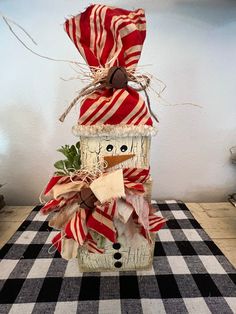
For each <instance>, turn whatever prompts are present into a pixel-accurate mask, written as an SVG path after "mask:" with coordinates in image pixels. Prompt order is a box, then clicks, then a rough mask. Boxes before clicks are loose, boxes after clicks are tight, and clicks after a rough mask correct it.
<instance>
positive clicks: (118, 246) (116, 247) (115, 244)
mask: <svg viewBox="0 0 236 314" xmlns="http://www.w3.org/2000/svg"><path fill="white" fill-rule="evenodd" d="M120 247H121V245H120V243H114V244H113V249H115V250H119V249H120Z"/></svg>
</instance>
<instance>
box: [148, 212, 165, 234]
mask: <svg viewBox="0 0 236 314" xmlns="http://www.w3.org/2000/svg"><path fill="white" fill-rule="evenodd" d="M165 222H166V219H165V218H163V217H159V216H157V215H155V214H151V215H150V216H149V231H150V232H157V231H159V230H160V229H161V228H162V227H163V225H164V224H165Z"/></svg>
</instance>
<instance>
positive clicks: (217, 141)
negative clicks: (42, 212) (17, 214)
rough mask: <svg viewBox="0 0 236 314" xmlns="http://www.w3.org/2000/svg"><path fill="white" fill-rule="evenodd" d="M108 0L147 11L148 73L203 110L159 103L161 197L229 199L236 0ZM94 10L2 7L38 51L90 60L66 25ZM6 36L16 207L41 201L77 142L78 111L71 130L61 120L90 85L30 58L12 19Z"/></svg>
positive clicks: (77, 3)
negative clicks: (56, 167) (65, 149)
mask: <svg viewBox="0 0 236 314" xmlns="http://www.w3.org/2000/svg"><path fill="white" fill-rule="evenodd" d="M94 2H95V3H97V1H94ZM98 3H99V2H98ZM103 3H105V4H109V5H113V6H119V7H124V8H127V9H135V8H138V7H143V8H144V9H145V10H146V18H147V23H148V25H147V27H148V31H147V39H146V42H145V46H144V49H143V55H142V59H141V62H140V65H141V64H143V65H145V64H150V63H151V64H152V65H151V66H150V67H149V68H147V69H146V70H148V71H150V72H152V73H153V74H154V75H155V76H156V77H158V78H160V79H162V80H163V81H164V82H165V83H166V84H167V86H168V88H167V91H166V93H165V98H166V99H168V100H169V101H170V102H172V103H181V102H186V101H191V102H194V103H197V104H199V105H202V106H203V109H198V108H195V107H186V106H182V107H181V106H178V107H171V108H170V107H166V106H163V105H161V104H160V103H158V102H157V101H156V99H155V97H152V107H153V108H154V111H155V112H156V113H157V114H158V116H159V120H160V125H159V129H160V131H159V134H158V136H157V137H155V138H154V139H153V144H152V173H153V178H154V180H155V185H154V193H153V194H154V197H156V198H158V199H166V198H167V199H170V198H171V199H173V198H174V199H182V200H185V201H223V200H225V198H226V197H227V194H228V193H230V192H233V191H234V190H236V176H235V175H236V167H234V166H233V165H231V164H230V161H229V147H231V146H233V145H236V106H235V105H236V95H235V91H236V1H234V0H231V1H229V0H198V1H196V0H195V1H194V0H159V1H157V0H152V1H151V0H146V1H143V0H142V1H141V0H136V1H135V0H130V1H123V0H120V1H105V0H104V1H103ZM89 4H90V1H81V0H51V1H47V0H41V1H36V0H34V1H32V0H11V1H10V0H8V1H7V0H5V1H4V0H0V10H1V11H2V13H4V14H5V15H6V16H8V17H10V18H12V19H14V20H15V21H17V22H18V23H19V24H20V25H22V26H24V28H25V29H27V30H28V31H29V32H30V34H31V35H32V36H33V37H34V38H35V39H36V40H37V42H38V47H36V48H34V49H35V50H37V51H39V52H41V53H43V54H44V55H47V56H52V57H54V58H64V59H74V60H80V61H82V59H81V57H80V56H79V54H78V52H77V50H76V49H75V47H74V46H73V44H72V43H71V41H70V40H69V38H68V37H67V35H66V33H65V32H64V30H63V27H62V24H63V22H64V17H68V16H69V15H70V14H77V13H78V12H80V11H82V10H83V9H84V8H85V7H86V6H88V5H89ZM19 34H20V33H19ZM0 35H1V36H0V83H1V85H0V158H1V164H0V183H6V185H5V187H4V188H3V189H2V190H1V193H2V192H3V193H4V195H5V198H6V200H7V202H8V204H22V205H23V204H34V203H37V202H38V195H39V193H40V191H41V190H42V188H43V186H44V185H45V183H46V182H47V181H48V179H49V177H50V175H51V174H52V172H53V163H54V162H55V161H56V160H57V159H60V154H59V153H57V152H56V149H57V148H58V147H59V146H60V145H62V144H65V143H68V144H70V143H73V142H75V141H76V138H74V136H73V135H72V134H71V126H72V125H73V124H74V122H75V121H76V120H77V114H76V112H72V113H71V114H70V116H69V117H68V118H67V120H66V122H65V123H64V124H61V123H60V122H58V119H57V118H58V116H59V115H60V114H61V113H62V111H63V110H64V108H65V106H66V105H67V104H68V103H69V102H70V100H71V99H72V98H73V97H74V96H75V94H76V91H77V90H79V89H80V88H81V87H82V86H83V85H82V84H81V82H80V81H70V82H63V81H62V80H60V77H65V78H66V77H70V76H72V75H73V71H72V70H71V68H70V67H69V66H68V65H67V64H65V63H62V62H61V63H60V62H50V61H47V60H44V59H40V58H38V57H36V56H34V55H32V54H31V53H29V52H28V51H27V50H26V49H25V48H24V47H22V46H21V45H20V44H19V42H17V41H16V40H15V38H14V37H13V35H12V34H11V33H10V32H9V30H8V28H7V26H6V25H5V24H4V23H3V21H0ZM21 35H22V34H21ZM22 36H23V35H22ZM24 39H25V40H26V41H27V39H26V38H25V37H24ZM27 43H28V44H29V45H31V44H30V42H29V41H27ZM31 47H32V45H31Z"/></svg>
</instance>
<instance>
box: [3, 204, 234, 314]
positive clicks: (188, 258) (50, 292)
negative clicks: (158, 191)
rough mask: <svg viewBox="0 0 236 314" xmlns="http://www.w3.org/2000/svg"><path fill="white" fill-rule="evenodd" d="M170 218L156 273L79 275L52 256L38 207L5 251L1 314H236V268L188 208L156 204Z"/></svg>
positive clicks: (72, 264)
mask: <svg viewBox="0 0 236 314" xmlns="http://www.w3.org/2000/svg"><path fill="white" fill-rule="evenodd" d="M154 206H157V207H158V208H159V210H160V212H161V214H162V215H163V216H164V217H166V218H168V219H169V220H168V222H167V224H166V226H165V227H164V228H163V229H162V230H160V232H159V233H158V239H157V242H156V245H155V256H154V262H153V268H152V269H151V270H150V271H137V272H136V271H133V272H107V273H80V272H79V269H78V265H77V260H71V261H69V262H67V261H65V260H64V259H62V258H60V255H59V254H58V253H53V255H51V254H49V252H48V250H49V248H50V246H51V244H50V242H51V239H52V237H53V236H54V235H55V234H56V233H57V232H55V231H51V229H50V228H49V227H48V223H47V220H48V217H46V216H42V215H41V214H40V213H39V211H38V210H39V207H36V208H35V209H34V210H33V211H32V212H31V214H30V215H29V217H28V218H27V219H26V220H25V221H24V222H23V223H22V225H21V226H20V227H19V229H18V230H17V232H16V233H15V234H14V236H13V237H12V238H11V239H10V241H9V242H8V243H7V244H6V245H5V246H4V247H3V248H2V250H1V251H0V290H1V292H0V313H1V314H2V313H17V314H20V313H24V314H28V313H63V314H64V313H69V314H70V313H79V314H90V313H92V314H95V313H99V314H118V313H119V314H120V313H122V314H125V313H126V314H129V313H130V314H131V313H132V314H139V313H145V314H157V313H181V314H183V313H201V314H205V313H220V314H222V313H224V314H225V313H236V270H235V269H234V267H233V266H232V265H231V264H230V263H229V261H228V260H227V259H226V258H225V256H224V255H223V254H222V252H221V251H220V250H219V249H218V247H217V246H216V245H215V244H214V243H213V242H212V241H211V239H210V238H209V237H208V235H207V234H206V233H205V232H204V230H203V229H202V228H201V226H200V225H199V224H198V222H197V221H196V220H195V219H194V218H193V216H192V214H191V213H190V211H189V210H188V209H187V207H186V205H185V204H183V203H176V202H174V201H171V202H165V203H160V204H158V203H157V204H156V205H154Z"/></svg>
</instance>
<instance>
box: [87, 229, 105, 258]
mask: <svg viewBox="0 0 236 314" xmlns="http://www.w3.org/2000/svg"><path fill="white" fill-rule="evenodd" d="M87 248H88V251H89V252H90V253H97V254H102V253H104V249H101V248H99V247H98V246H97V243H96V242H95V241H94V239H93V237H92V236H91V234H90V232H89V233H88V236H87Z"/></svg>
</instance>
